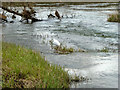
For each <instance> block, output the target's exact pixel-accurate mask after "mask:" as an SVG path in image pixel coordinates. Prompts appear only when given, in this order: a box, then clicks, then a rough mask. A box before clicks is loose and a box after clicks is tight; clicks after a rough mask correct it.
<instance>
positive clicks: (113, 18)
mask: <svg viewBox="0 0 120 90" xmlns="http://www.w3.org/2000/svg"><path fill="white" fill-rule="evenodd" d="M107 21H108V22H120V15H119V14H118V13H116V14H110V15H109V18H108V20H107Z"/></svg>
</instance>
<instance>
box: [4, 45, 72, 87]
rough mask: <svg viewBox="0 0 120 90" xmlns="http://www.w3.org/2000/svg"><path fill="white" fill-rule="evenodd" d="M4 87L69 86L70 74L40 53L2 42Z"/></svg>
mask: <svg viewBox="0 0 120 90" xmlns="http://www.w3.org/2000/svg"><path fill="white" fill-rule="evenodd" d="M2 51H3V58H2V78H3V83H2V87H3V88H6V87H8V88H69V83H70V80H69V75H68V73H67V72H65V71H64V70H63V69H62V68H61V67H60V66H57V65H53V64H52V65H51V64H49V63H48V61H46V60H45V58H43V57H41V56H40V53H38V52H35V51H33V50H30V49H25V48H23V47H20V46H16V45H15V44H10V43H3V44H2Z"/></svg>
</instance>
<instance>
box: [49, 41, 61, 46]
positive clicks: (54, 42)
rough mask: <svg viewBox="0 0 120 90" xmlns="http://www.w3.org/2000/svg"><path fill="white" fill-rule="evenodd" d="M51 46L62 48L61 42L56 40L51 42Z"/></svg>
mask: <svg viewBox="0 0 120 90" xmlns="http://www.w3.org/2000/svg"><path fill="white" fill-rule="evenodd" d="M50 44H51V46H60V42H59V41H58V40H56V39H52V40H50Z"/></svg>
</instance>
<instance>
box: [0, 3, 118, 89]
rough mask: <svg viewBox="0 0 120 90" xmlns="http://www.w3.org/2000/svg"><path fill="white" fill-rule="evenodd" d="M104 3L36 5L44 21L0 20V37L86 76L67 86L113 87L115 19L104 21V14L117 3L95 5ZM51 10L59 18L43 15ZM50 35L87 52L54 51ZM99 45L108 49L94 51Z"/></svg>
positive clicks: (116, 80)
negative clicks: (84, 78)
mask: <svg viewBox="0 0 120 90" xmlns="http://www.w3.org/2000/svg"><path fill="white" fill-rule="evenodd" d="M113 4H115V3H113ZM39 5H42V4H39ZM44 5H45V4H44ZM46 5H49V4H46ZM104 5H109V3H95V4H80V5H72V4H70V5H67V4H65V5H63V6H61V7H59V8H58V7H56V6H59V4H57V5H56V6H53V7H49V6H45V7H44V6H43V7H36V8H35V9H36V11H37V12H38V13H37V15H36V17H37V18H40V19H41V18H42V19H44V20H47V21H42V22H36V23H33V24H24V23H21V22H18V21H19V20H20V17H17V19H16V20H15V23H11V24H10V23H6V24H3V30H2V31H3V41H7V42H13V43H16V44H20V45H23V46H25V47H29V48H32V49H34V50H37V51H40V52H41V53H42V54H43V55H44V56H45V57H46V58H47V60H48V61H49V62H50V63H55V64H58V65H61V66H64V67H65V68H66V70H69V74H77V75H79V76H85V77H87V78H90V80H89V81H84V82H79V83H72V84H71V87H76V88H117V87H118V53H117V51H118V23H114V22H107V18H108V14H110V13H114V12H116V8H117V6H114V5H113V7H112V6H108V7H102V8H100V7H95V6H104ZM92 6H93V7H92ZM55 10H58V11H59V12H60V14H61V15H63V16H64V18H63V19H62V20H61V21H60V20H58V19H47V15H48V14H50V13H52V14H54V11H55ZM52 39H56V40H58V41H59V42H60V43H62V44H63V45H66V46H67V47H73V48H74V49H79V48H80V49H83V50H85V51H87V52H75V53H71V54H67V55H59V54H56V53H54V50H53V49H51V46H50V44H49V41H50V40H52ZM103 48H107V49H108V50H109V52H97V51H98V50H102V49H103Z"/></svg>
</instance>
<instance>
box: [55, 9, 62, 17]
mask: <svg viewBox="0 0 120 90" xmlns="http://www.w3.org/2000/svg"><path fill="white" fill-rule="evenodd" d="M55 15H56V17H57V18H58V19H60V18H61V17H60V14H59V12H58V11H57V10H56V11H55Z"/></svg>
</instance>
